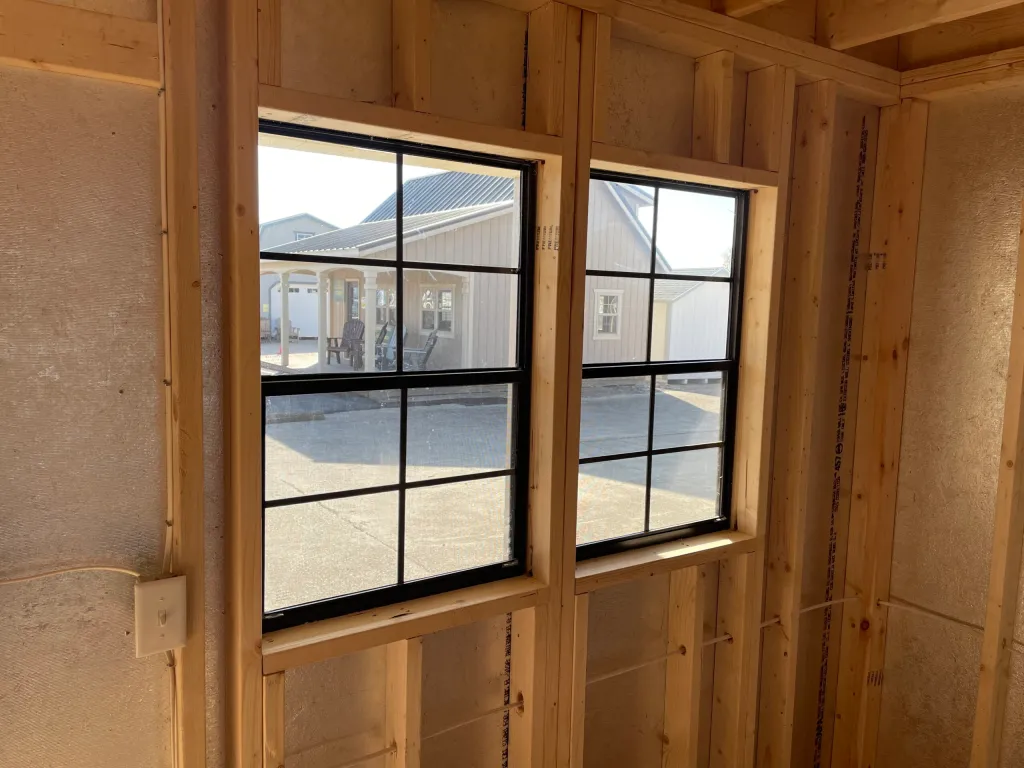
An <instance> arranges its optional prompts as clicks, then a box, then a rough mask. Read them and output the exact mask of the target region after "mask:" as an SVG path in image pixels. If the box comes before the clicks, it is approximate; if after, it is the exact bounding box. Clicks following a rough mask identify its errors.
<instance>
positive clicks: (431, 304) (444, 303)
mask: <svg viewBox="0 0 1024 768" xmlns="http://www.w3.org/2000/svg"><path fill="white" fill-rule="evenodd" d="M420 305H421V308H422V312H421V316H420V327H421V328H422V329H423V330H424V331H437V334H438V336H446V337H449V338H450V337H452V336H453V335H454V334H453V333H452V329H453V328H454V327H455V290H454V289H453V288H424V289H423V291H422V294H421V299H420Z"/></svg>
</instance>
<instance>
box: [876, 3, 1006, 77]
mask: <svg viewBox="0 0 1024 768" xmlns="http://www.w3.org/2000/svg"><path fill="white" fill-rule="evenodd" d="M897 39H898V41H899V56H898V57H897V67H896V68H897V69H899V70H901V71H906V70H910V69H919V68H921V67H930V66H932V65H933V64H942V63H944V62H954V61H959V60H960V59H966V58H969V57H973V56H984V55H988V54H992V53H997V52H998V51H1003V50H1006V49H1008V48H1016V47H1018V46H1020V45H1024V3H1021V4H1018V5H1012V6H1010V7H1009V8H1003V9H1001V10H998V11H990V12H988V13H983V14H980V15H978V16H971V17H969V18H966V19H960V20H959V21H951V22H948V23H946V24H937V25H936V26H934V27H926V28H925V29H919V30H917V31H916V32H909V33H907V34H905V35H900V36H899V38H897Z"/></svg>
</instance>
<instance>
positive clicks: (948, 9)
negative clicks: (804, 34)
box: [818, 0, 1020, 50]
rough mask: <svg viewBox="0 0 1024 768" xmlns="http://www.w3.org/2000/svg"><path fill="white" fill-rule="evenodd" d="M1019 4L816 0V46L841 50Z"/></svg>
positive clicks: (1001, 0) (1003, 0)
mask: <svg viewBox="0 0 1024 768" xmlns="http://www.w3.org/2000/svg"><path fill="white" fill-rule="evenodd" d="M1018 2H1020V0H901V2H891V1H890V0H820V2H819V3H818V42H819V43H820V44H821V45H827V46H829V47H830V48H834V49H836V50H845V49H846V48H853V47H854V46H857V45H864V44H865V43H871V42H874V41H875V40H881V39H883V38H886V37H893V36H894V35H900V34H903V33H905V32H913V31H914V30H916V29H923V28H925V27H931V26H934V25H936V24H943V23H945V22H949V21H956V20H957V19H964V18H967V17H969V16H976V15H977V14H980V13H985V12H987V11H995V10H998V9H1000V8H1007V7H1009V6H1011V5H1016V4H1017V3H1018Z"/></svg>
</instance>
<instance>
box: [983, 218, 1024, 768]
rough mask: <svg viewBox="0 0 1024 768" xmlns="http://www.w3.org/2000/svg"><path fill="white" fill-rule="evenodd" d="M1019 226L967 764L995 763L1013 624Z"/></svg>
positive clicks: (1018, 536)
mask: <svg viewBox="0 0 1024 768" xmlns="http://www.w3.org/2000/svg"><path fill="white" fill-rule="evenodd" d="M1020 232H1021V241H1020V244H1019V246H1018V248H1019V255H1018V258H1017V284H1016V290H1015V293H1014V299H1013V321H1012V325H1011V330H1010V362H1009V365H1008V370H1007V374H1006V405H1005V406H1004V407H1003V440H1002V448H1001V450H1000V454H999V479H998V483H997V485H996V516H995V525H994V529H995V530H994V532H993V536H992V564H991V566H990V568H991V570H990V572H989V582H988V604H987V607H986V609H985V637H984V640H982V644H981V677H980V679H979V681H978V703H977V709H976V711H975V713H974V738H973V741H972V743H971V768H996V767H997V766H998V765H999V757H1000V748H1001V745H1002V738H1003V725H1004V721H1005V719H1006V694H1007V692H1008V690H1009V687H1010V657H1011V648H1012V643H1013V628H1014V624H1015V623H1016V620H1017V598H1018V592H1019V589H1020V587H1019V585H1020V570H1021V547H1022V546H1024V506H1022V505H1021V485H1022V481H1024V474H1022V473H1024V408H1022V407H1021V406H1022V401H1024V205H1022V207H1021V229H1020Z"/></svg>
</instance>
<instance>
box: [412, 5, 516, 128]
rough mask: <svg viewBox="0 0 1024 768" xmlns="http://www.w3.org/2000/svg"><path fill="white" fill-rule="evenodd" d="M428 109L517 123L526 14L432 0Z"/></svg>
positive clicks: (493, 122)
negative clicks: (429, 98) (429, 103)
mask: <svg viewBox="0 0 1024 768" xmlns="http://www.w3.org/2000/svg"><path fill="white" fill-rule="evenodd" d="M432 21H433V23H432V33H433V37H432V40H431V57H430V95H431V109H432V111H433V112H434V113H435V114H438V115H444V116H445V117H455V118H459V119H462V120H468V121H470V122H474V123H485V124H487V125H500V126H503V127H506V128H522V127H523V123H524V119H525V116H524V109H525V106H524V100H523V94H524V87H525V84H526V78H525V62H526V29H527V26H528V23H529V16H528V14H526V13H520V12H518V11H514V10H512V9H509V8H503V7H501V6H497V5H493V4H491V3H481V2H479V0H434V6H433V20H432Z"/></svg>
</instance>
